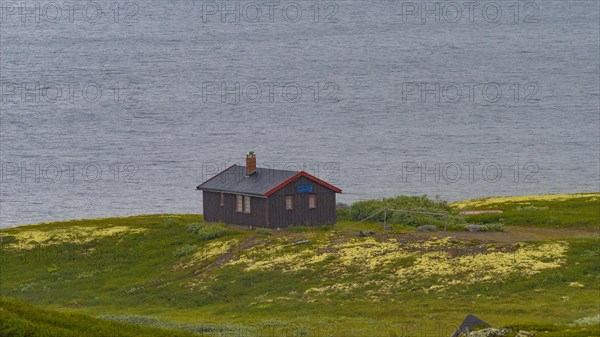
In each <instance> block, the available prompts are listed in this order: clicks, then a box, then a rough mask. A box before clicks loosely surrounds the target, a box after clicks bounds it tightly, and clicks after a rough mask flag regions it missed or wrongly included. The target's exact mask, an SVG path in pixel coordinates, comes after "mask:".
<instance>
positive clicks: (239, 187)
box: [196, 165, 299, 196]
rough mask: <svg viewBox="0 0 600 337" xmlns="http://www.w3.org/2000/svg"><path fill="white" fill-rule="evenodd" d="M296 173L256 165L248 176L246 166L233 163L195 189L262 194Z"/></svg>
mask: <svg viewBox="0 0 600 337" xmlns="http://www.w3.org/2000/svg"><path fill="white" fill-rule="evenodd" d="M298 173H299V172H297V171H287V170H275V169H267V168H260V167H258V168H256V173H255V174H253V175H251V176H249V177H248V176H246V166H238V165H233V166H231V167H229V168H228V169H226V170H225V171H223V172H221V173H219V174H217V175H216V176H214V177H212V178H210V179H208V180H207V181H205V182H203V183H202V184H201V185H199V186H198V187H196V189H198V190H206V191H217V192H232V193H241V194H249V195H256V196H264V194H265V193H267V192H268V191H270V190H271V189H273V188H274V187H276V186H277V185H279V184H281V183H283V182H284V181H286V180H288V179H289V178H291V177H293V176H295V175H296V174H298Z"/></svg>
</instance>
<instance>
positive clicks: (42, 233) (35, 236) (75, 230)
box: [7, 226, 146, 249]
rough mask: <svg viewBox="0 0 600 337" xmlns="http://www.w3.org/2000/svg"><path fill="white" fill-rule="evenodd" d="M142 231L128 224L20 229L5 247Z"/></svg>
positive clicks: (78, 241) (84, 240) (80, 241)
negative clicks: (13, 239) (13, 240)
mask: <svg viewBox="0 0 600 337" xmlns="http://www.w3.org/2000/svg"><path fill="white" fill-rule="evenodd" d="M144 231H146V229H144V228H131V227H129V226H110V227H94V226H86V227H82V226H69V227H58V228H52V229H47V230H37V229H35V230H21V231H16V232H14V233H11V234H10V235H11V236H14V237H15V239H16V240H17V241H16V242H15V243H10V244H7V247H8V248H10V249H33V248H35V247H38V246H39V247H45V246H49V245H54V244H62V243H73V244H85V243H89V242H92V241H94V240H96V239H100V238H104V237H109V236H114V235H123V234H136V233H141V232H144Z"/></svg>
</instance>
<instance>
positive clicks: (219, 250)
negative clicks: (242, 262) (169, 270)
mask: <svg viewBox="0 0 600 337" xmlns="http://www.w3.org/2000/svg"><path fill="white" fill-rule="evenodd" d="M239 242H240V241H239V240H238V239H231V240H225V241H213V242H210V243H208V244H206V245H205V246H203V247H200V248H198V251H196V252H195V253H194V255H192V257H191V259H187V260H186V261H185V262H182V263H179V264H177V265H175V266H174V269H175V270H180V269H186V268H189V267H192V266H195V265H198V264H206V263H207V262H209V261H212V260H214V258H216V257H218V256H222V255H224V254H227V253H228V252H229V251H230V250H231V249H232V248H233V247H235V246H237V245H238V244H239Z"/></svg>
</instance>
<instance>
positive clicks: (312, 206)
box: [308, 194, 317, 209]
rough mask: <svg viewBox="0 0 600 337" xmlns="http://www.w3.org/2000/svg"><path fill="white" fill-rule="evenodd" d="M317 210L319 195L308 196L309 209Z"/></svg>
mask: <svg viewBox="0 0 600 337" xmlns="http://www.w3.org/2000/svg"><path fill="white" fill-rule="evenodd" d="M311 200H312V202H313V204H312V205H311V204H310V202H311ZM315 208H317V195H316V194H309V195H308V209H315Z"/></svg>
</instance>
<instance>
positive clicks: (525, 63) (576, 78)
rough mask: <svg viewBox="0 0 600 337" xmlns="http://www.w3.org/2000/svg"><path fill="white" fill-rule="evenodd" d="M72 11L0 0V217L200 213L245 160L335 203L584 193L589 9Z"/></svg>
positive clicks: (595, 10)
mask: <svg viewBox="0 0 600 337" xmlns="http://www.w3.org/2000/svg"><path fill="white" fill-rule="evenodd" d="M76 3H77V4H76V5H73V4H69V2H62V1H53V2H44V1H25V2H24V3H23V2H21V1H19V2H11V1H3V0H2V1H0V4H1V8H2V12H1V14H2V17H1V20H2V21H1V25H0V47H1V51H0V81H1V82H2V99H1V104H2V107H1V115H0V118H1V119H0V131H1V132H0V139H1V145H0V150H1V154H0V160H1V163H2V181H1V184H0V199H1V205H0V208H1V210H0V212H1V214H0V225H1V226H14V225H19V224H26V223H35V222H40V221H50V220H61V219H73V218H93V217H104V216H116V215H133V214H141V213H181V212H184V213H200V212H201V211H202V208H201V193H199V192H197V191H195V186H196V185H198V184H199V183H200V182H201V181H202V180H203V179H205V178H207V177H208V176H210V175H211V174H213V173H215V172H216V171H217V170H218V169H219V168H221V167H226V166H228V165H231V164H234V163H243V162H244V158H245V153H247V152H248V151H255V152H256V153H257V158H258V164H259V165H261V166H267V165H269V166H273V167H280V168H288V169H294V168H296V167H300V168H304V169H305V170H306V171H308V172H309V173H313V174H315V175H317V176H318V177H320V178H321V179H324V180H327V181H328V182H331V183H333V184H335V185H337V186H339V187H340V188H342V189H343V192H344V193H343V194H341V195H339V201H342V202H346V203H350V202H353V201H357V200H362V199H368V198H379V197H390V196H394V195H398V194H409V195H421V194H427V195H430V196H435V195H440V196H441V197H442V198H446V199H448V200H458V199H466V198H475V197H483V196H490V195H523V194H538V193H570V192H583V191H598V190H600V186H599V184H600V181H599V175H600V172H599V170H600V168H599V153H600V144H599V141H600V138H599V137H600V131H599V130H600V116H599V115H600V113H599V100H600V97H599V93H600V87H599V78H600V74H599V72H600V64H599V60H600V54H599V23H600V18H599V5H598V1H530V2H526V1H479V2H474V3H472V4H471V5H469V4H463V2H462V1H459V2H450V1H443V2H434V1H427V2H403V1H384V0H377V1H375V0H373V1H345V0H344V1H329V2H325V1H322V2H316V1H279V2H277V1H275V2H274V3H275V4H273V5H269V4H268V3H266V4H265V3H262V2H258V3H251V2H235V1H226V2H223V1H217V2H203V1H175V0H173V1H166V0H161V1H158V0H150V1H148V0H144V1H137V2H135V1H134V2H126V1H122V2H118V1H110V2H106V1H86V2H83V1H81V2H76ZM236 6H237V7H236ZM223 13H225V14H224V16H223V15H222V14H223Z"/></svg>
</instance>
